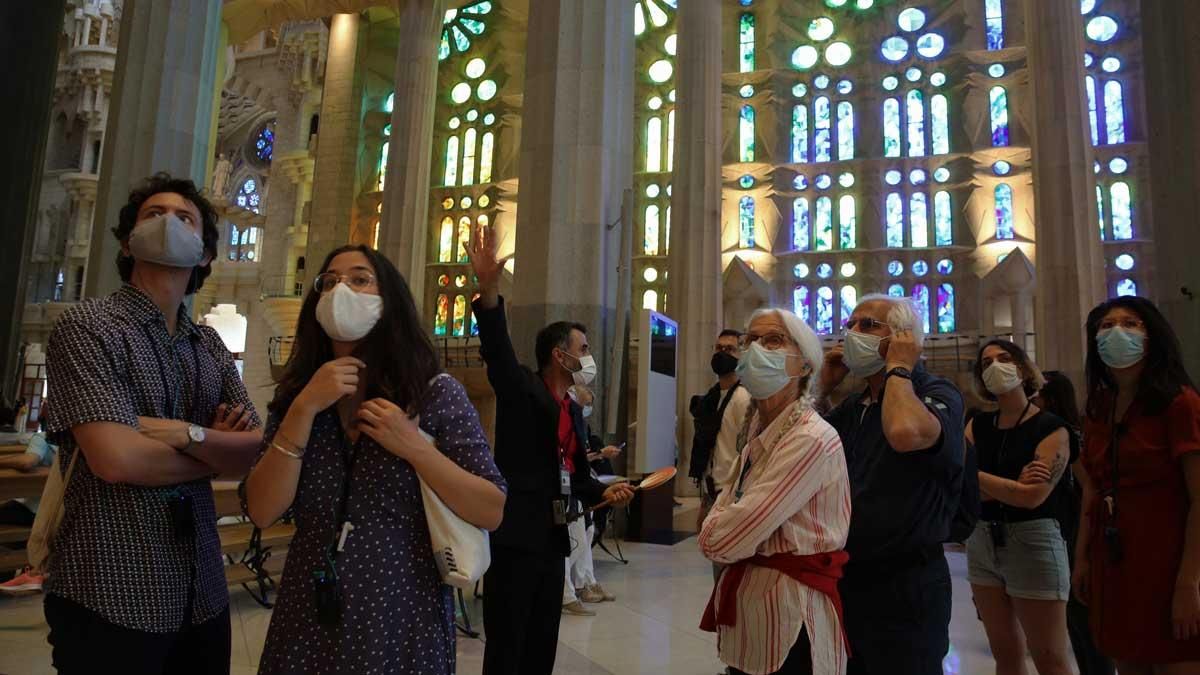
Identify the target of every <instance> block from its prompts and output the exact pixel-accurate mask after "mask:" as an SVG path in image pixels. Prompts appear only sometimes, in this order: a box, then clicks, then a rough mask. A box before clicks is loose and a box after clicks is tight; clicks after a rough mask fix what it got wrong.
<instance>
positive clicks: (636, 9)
mask: <svg viewBox="0 0 1200 675" xmlns="http://www.w3.org/2000/svg"><path fill="white" fill-rule="evenodd" d="M645 32H646V15H645V13H643V12H642V5H641V4H640V3H639V4H636V5H634V6H633V34H634V35H641V34H642V33H645Z"/></svg>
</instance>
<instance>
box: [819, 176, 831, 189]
mask: <svg viewBox="0 0 1200 675" xmlns="http://www.w3.org/2000/svg"><path fill="white" fill-rule="evenodd" d="M830 185H833V179H832V178H830V177H829V174H827V173H823V174H821V175H820V176H817V189H818V190H827V189H829V186H830Z"/></svg>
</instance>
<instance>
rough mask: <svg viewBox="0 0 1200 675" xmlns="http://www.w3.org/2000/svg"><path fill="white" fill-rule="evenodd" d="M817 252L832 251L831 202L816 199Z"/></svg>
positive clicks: (824, 198) (820, 198) (825, 199)
mask: <svg viewBox="0 0 1200 675" xmlns="http://www.w3.org/2000/svg"><path fill="white" fill-rule="evenodd" d="M816 229H817V250H818V251H829V250H832V249H833V200H831V199H830V198H829V197H817V228H816Z"/></svg>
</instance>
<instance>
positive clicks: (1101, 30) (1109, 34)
mask: <svg viewBox="0 0 1200 675" xmlns="http://www.w3.org/2000/svg"><path fill="white" fill-rule="evenodd" d="M1118 29H1119V27H1118V26H1117V22H1116V20H1114V19H1113V18H1112V17H1111V16H1103V15H1101V16H1096V17H1092V19H1091V20H1089V21H1088V22H1087V26H1085V27H1084V32H1085V33H1087V36H1088V38H1089V39H1092V40H1095V41H1096V42H1108V41H1110V40H1112V39H1113V38H1114V37H1116V36H1117V31H1118Z"/></svg>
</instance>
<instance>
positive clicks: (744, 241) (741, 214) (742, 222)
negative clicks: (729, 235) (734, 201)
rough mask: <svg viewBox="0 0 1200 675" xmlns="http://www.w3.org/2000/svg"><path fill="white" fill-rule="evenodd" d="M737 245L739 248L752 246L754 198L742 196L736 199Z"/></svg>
mask: <svg viewBox="0 0 1200 675" xmlns="http://www.w3.org/2000/svg"><path fill="white" fill-rule="evenodd" d="M738 225H739V227H738V232H739V233H740V235H739V239H738V245H739V246H740V247H741V248H754V198H753V197H748V196H747V197H742V198H741V199H739V200H738Z"/></svg>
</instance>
